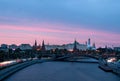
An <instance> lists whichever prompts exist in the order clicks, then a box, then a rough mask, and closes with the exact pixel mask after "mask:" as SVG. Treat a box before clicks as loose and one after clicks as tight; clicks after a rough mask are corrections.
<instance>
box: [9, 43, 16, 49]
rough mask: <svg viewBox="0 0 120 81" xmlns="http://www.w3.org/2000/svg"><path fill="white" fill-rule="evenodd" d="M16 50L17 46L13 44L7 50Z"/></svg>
mask: <svg viewBox="0 0 120 81" xmlns="http://www.w3.org/2000/svg"><path fill="white" fill-rule="evenodd" d="M17 48H18V46H17V45H15V44H12V45H9V49H12V50H15V49H17Z"/></svg>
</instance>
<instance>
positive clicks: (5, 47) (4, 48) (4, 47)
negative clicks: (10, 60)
mask: <svg viewBox="0 0 120 81" xmlns="http://www.w3.org/2000/svg"><path fill="white" fill-rule="evenodd" d="M0 50H2V51H5V52H8V45H7V44H1V47H0Z"/></svg>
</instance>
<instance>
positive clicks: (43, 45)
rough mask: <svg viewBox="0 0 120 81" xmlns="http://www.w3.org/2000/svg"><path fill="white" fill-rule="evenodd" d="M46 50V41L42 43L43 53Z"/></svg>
mask: <svg viewBox="0 0 120 81" xmlns="http://www.w3.org/2000/svg"><path fill="white" fill-rule="evenodd" d="M45 50H46V48H45V44H44V40H43V42H42V47H41V51H45Z"/></svg>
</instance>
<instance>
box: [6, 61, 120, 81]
mask: <svg viewBox="0 0 120 81" xmlns="http://www.w3.org/2000/svg"><path fill="white" fill-rule="evenodd" d="M4 81H120V77H119V76H118V75H115V74H113V73H110V72H104V71H103V70H101V69H99V68H98V64H96V63H75V62H44V63H38V64H34V65H32V66H29V67H27V68H25V69H22V70H20V71H18V72H16V73H15V74H13V75H11V76H10V77H8V78H7V79H6V80H4Z"/></svg>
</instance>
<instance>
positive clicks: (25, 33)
mask: <svg viewBox="0 0 120 81" xmlns="http://www.w3.org/2000/svg"><path fill="white" fill-rule="evenodd" d="M61 27H62V28H61ZM0 37H2V38H1V40H0V43H3V42H5V43H8V44H11V43H16V44H20V43H29V42H30V43H31V44H33V42H34V40H35V39H38V41H41V40H43V39H44V40H46V42H47V43H52V44H63V43H69V42H72V41H73V40H74V38H77V39H78V41H79V42H81V43H84V42H85V41H86V40H87V39H88V38H89V37H90V38H91V39H92V41H94V42H96V43H97V44H100V45H102V44H103V45H105V43H106V44H109V43H112V44H120V38H119V37H120V35H119V34H113V33H110V32H104V31H98V30H88V29H85V28H83V27H80V26H78V27H76V28H74V26H69V25H65V24H57V23H55V24H54V23H48V22H44V23H43V22H42V23H39V24H32V25H31V26H24V25H5V24H0Z"/></svg>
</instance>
